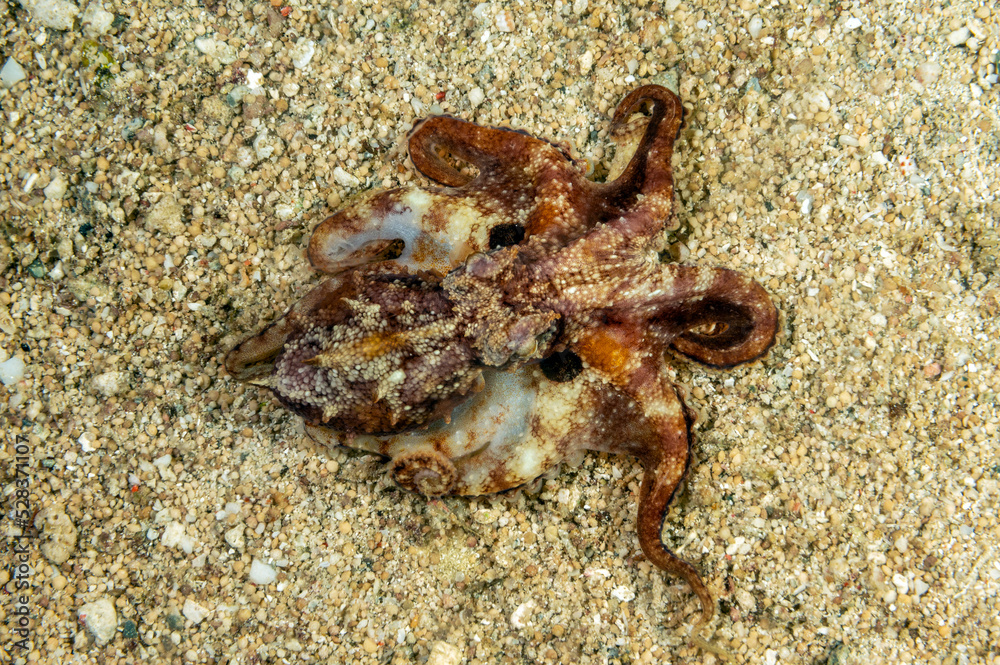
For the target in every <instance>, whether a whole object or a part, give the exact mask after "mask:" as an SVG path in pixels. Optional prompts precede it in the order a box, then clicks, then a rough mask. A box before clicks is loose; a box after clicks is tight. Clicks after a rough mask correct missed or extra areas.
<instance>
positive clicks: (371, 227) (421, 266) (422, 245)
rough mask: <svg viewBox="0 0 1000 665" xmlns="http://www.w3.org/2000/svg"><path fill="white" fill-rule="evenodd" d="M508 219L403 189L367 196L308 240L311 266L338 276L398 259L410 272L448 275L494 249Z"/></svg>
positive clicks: (439, 195) (467, 203) (463, 200)
mask: <svg viewBox="0 0 1000 665" xmlns="http://www.w3.org/2000/svg"><path fill="white" fill-rule="evenodd" d="M505 221H506V215H503V214H500V213H498V212H496V211H490V210H486V209H483V207H482V206H479V205H477V204H476V202H475V201H474V200H473V199H470V198H468V197H456V196H452V195H450V194H447V193H443V192H440V191H430V190H427V189H423V188H418V187H402V188H398V189H391V190H388V191H385V192H380V193H378V194H376V195H373V196H364V197H361V198H359V199H358V200H356V201H355V202H354V203H352V204H351V205H348V206H347V207H345V208H344V209H342V210H340V211H338V212H337V213H335V214H333V215H331V216H330V217H328V218H326V219H325V220H324V221H323V222H321V223H320V224H319V225H318V226H317V227H316V230H315V231H313V235H312V237H311V238H310V239H309V249H308V255H309V261H310V263H312V265H313V267H314V268H316V269H317V270H319V271H322V272H326V273H330V274H337V273H340V272H343V271H344V270H348V269H350V268H354V267H359V266H363V265H365V264H368V263H373V262H378V261H389V260H394V261H395V262H396V263H397V264H398V265H402V266H406V267H407V268H410V269H411V270H432V271H434V272H436V273H438V274H444V273H447V272H448V271H449V270H451V269H453V268H455V267H456V266H458V265H460V264H461V262H462V261H464V260H465V259H466V257H468V256H469V254H472V253H473V252H485V251H487V250H488V249H489V244H490V229H491V228H493V227H495V226H497V225H499V224H502V223H504V222H505Z"/></svg>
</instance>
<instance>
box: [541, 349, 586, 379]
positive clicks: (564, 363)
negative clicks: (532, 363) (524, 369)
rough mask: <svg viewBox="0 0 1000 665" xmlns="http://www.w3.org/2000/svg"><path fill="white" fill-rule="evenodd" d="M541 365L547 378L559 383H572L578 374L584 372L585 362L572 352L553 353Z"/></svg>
mask: <svg viewBox="0 0 1000 665" xmlns="http://www.w3.org/2000/svg"><path fill="white" fill-rule="evenodd" d="M540 364H541V367H542V374H544V375H545V378H546V379H548V380H549V381H556V382H558V383H566V382H567V381H572V380H573V379H575V378H576V375H577V374H579V373H580V372H581V371H583V361H582V360H580V356H578V355H576V354H575V353H573V352H572V351H560V352H559V353H553V354H552V355H551V356H549V357H548V358H545V359H544V360H542V362H541V363H540Z"/></svg>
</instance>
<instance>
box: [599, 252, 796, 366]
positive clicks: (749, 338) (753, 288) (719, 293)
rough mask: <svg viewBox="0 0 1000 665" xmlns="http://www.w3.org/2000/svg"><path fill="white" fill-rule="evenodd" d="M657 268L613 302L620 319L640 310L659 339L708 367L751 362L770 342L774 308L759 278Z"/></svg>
mask: <svg viewBox="0 0 1000 665" xmlns="http://www.w3.org/2000/svg"><path fill="white" fill-rule="evenodd" d="M658 271H659V273H658V274H657V275H655V276H653V277H652V278H650V279H649V281H648V283H647V284H646V285H645V287H644V289H643V290H642V292H641V293H638V294H636V293H632V292H630V293H628V294H627V297H626V298H624V299H623V302H621V303H619V305H617V306H616V308H615V311H616V312H617V313H618V314H619V315H620V316H621V317H622V318H623V319H625V320H628V319H629V317H634V316H635V313H636V312H638V313H639V314H640V318H641V319H642V320H645V321H648V325H649V328H650V330H651V331H652V332H654V333H655V334H656V335H657V337H658V338H659V339H660V341H661V342H663V343H665V344H669V345H670V346H672V347H673V348H674V349H675V350H676V351H677V352H679V353H681V354H682V355H685V356H687V357H688V358H691V359H692V360H696V361H698V362H700V363H702V364H705V365H709V366H712V367H732V366H733V365H738V364H740V363H745V362H750V361H752V360H755V359H757V358H759V357H761V356H763V355H764V354H765V353H767V351H768V349H770V348H771V346H772V345H773V344H774V339H775V335H776V333H777V329H778V310H777V309H776V308H775V306H774V303H772V302H771V298H770V296H769V295H768V294H767V291H765V290H764V288H763V287H761V286H760V284H758V283H757V282H755V281H753V280H752V279H750V278H748V277H745V276H744V275H741V274H740V273H738V272H735V271H733V270H727V269H724V268H702V267H697V266H682V265H676V264H661V265H659V266H658ZM612 316H615V314H612Z"/></svg>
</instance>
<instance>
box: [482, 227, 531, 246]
mask: <svg viewBox="0 0 1000 665" xmlns="http://www.w3.org/2000/svg"><path fill="white" fill-rule="evenodd" d="M522 240H524V227H523V226H521V225H520V224H514V223H510V224H497V225H496V226H494V227H493V228H492V229H490V249H500V248H501V247H511V246H513V245H517V244H519V243H520V242H521V241H522Z"/></svg>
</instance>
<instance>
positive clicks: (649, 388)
mask: <svg viewBox="0 0 1000 665" xmlns="http://www.w3.org/2000/svg"><path fill="white" fill-rule="evenodd" d="M643 107H648V109H649V110H648V113H649V115H648V116H645V117H644V121H645V125H644V127H642V126H641V125H640V130H639V131H638V132H636V131H635V128H636V123H635V122H631V123H630V122H629V120H630V118H631V117H632V116H633V115H634V114H636V113H638V112H640V111H641V110H642V109H643ZM682 115H683V108H682V106H681V103H680V100H679V98H678V97H677V96H676V95H674V94H673V93H672V92H670V91H668V90H666V89H665V88H662V87H659V86H645V87H642V88H639V89H638V90H635V91H633V92H632V93H631V94H629V95H628V96H627V97H626V98H625V99H624V100H623V101H622V103H621V104H620V105H619V107H618V109H617V110H616V112H615V115H614V118H613V120H612V129H613V130H614V133H615V134H614V135H615V136H616V137H617V138H618V139H619V140H620V141H621V142H624V141H627V140H628V139H629V136H630V134H631V138H632V139H635V138H638V140H637V141H635V140H633V141H632V142H633V143H635V144H636V149H635V152H634V154H633V155H632V157H631V160H630V161H629V162H628V163H627V165H626V166H625V167H624V168H623V169H622V171H621V173H620V174H619V175H618V177H617V178H615V179H614V180H612V181H610V182H607V183H597V182H593V181H590V180H588V179H587V178H586V177H585V176H584V175H583V174H582V173H581V172H580V170H579V169H578V168H576V166H575V165H574V164H573V162H572V160H571V158H570V157H569V155H568V153H567V151H565V150H563V149H561V148H560V147H559V146H557V145H555V144H553V143H550V142H547V141H544V140H540V139H536V138H533V137H531V136H529V135H527V134H524V133H522V132H518V131H514V130H509V129H502V128H490V127H481V126H478V125H474V124H471V123H468V122H464V121H462V120H458V119H455V118H451V117H444V116H439V117H432V118H427V119H425V120H423V121H421V122H420V123H418V124H417V125H416V126H415V128H414V130H413V132H412V133H411V135H410V138H409V149H410V156H411V158H412V160H413V163H414V165H415V166H416V168H417V169H418V170H419V171H420V172H421V173H423V174H424V175H425V176H427V177H428V178H429V179H430V180H432V181H434V182H435V183H436V185H434V186H428V187H422V188H418V187H406V188H398V189H393V190H388V191H382V192H377V193H373V194H368V195H366V196H364V197H362V198H360V199H359V200H357V201H355V202H354V203H352V204H351V205H349V206H348V207H346V208H344V209H343V210H341V211H339V212H337V213H336V214H334V215H333V216H331V217H330V218H328V219H327V220H325V221H324V222H322V223H321V224H320V225H319V226H318V227H317V228H316V230H315V231H314V233H313V236H312V237H311V239H310V243H309V258H310V261H311V262H312V264H313V266H314V267H316V268H317V269H318V270H321V271H324V272H327V273H330V274H332V275H333V276H332V277H331V278H330V279H329V280H327V281H326V282H324V283H322V284H320V285H319V286H317V287H316V288H315V289H314V290H313V291H311V292H310V293H309V294H308V295H306V296H305V298H303V299H302V300H301V301H300V302H298V303H297V304H296V305H295V306H293V307H292V309H291V310H290V311H289V312H288V313H287V314H286V315H285V316H284V317H282V318H281V319H279V320H278V321H276V322H275V323H273V324H271V325H270V326H268V327H267V328H266V329H265V330H263V331H262V332H260V333H258V334H257V335H255V336H253V337H250V338H248V339H247V340H245V341H243V342H242V343H240V344H239V345H238V346H236V347H235V348H234V349H233V350H232V351H231V352H230V353H229V355H228V356H227V359H226V367H227V369H228V370H229V372H230V373H231V374H232V375H233V376H235V377H236V378H238V379H241V380H245V381H253V382H255V383H258V384H260V385H263V386H266V387H268V388H270V389H271V390H272V391H273V392H274V393H275V395H276V396H277V397H278V399H279V400H281V402H282V403H283V404H284V405H285V406H287V407H288V408H289V409H291V410H292V411H294V412H296V413H298V414H299V415H301V416H302V417H303V418H304V419H305V421H306V427H307V431H308V432H309V433H310V435H311V436H313V437H314V438H316V439H318V440H320V441H323V442H325V443H327V444H329V445H347V446H351V447H354V448H360V449H363V450H368V451H371V452H374V453H378V454H380V455H383V456H385V457H387V458H389V460H390V469H391V473H392V475H393V478H394V479H395V480H396V481H397V482H398V483H399V484H400V485H402V486H403V487H405V488H407V489H410V490H413V491H417V492H421V493H423V494H425V495H429V496H436V495H445V494H447V495H478V494H488V493H493V492H500V491H503V490H507V489H511V488H515V487H518V486H520V485H523V484H525V483H527V482H530V481H531V480H533V479H535V478H537V477H538V476H540V475H541V474H542V473H544V472H545V471H547V470H549V469H551V468H553V467H554V466H556V465H558V464H559V463H560V462H561V461H563V460H566V459H573V458H577V457H578V456H579V455H580V453H581V451H583V450H601V451H607V452H611V453H627V454H630V455H634V456H635V457H637V458H638V459H639V460H640V462H641V463H642V465H643V468H644V474H643V481H642V486H641V489H640V493H639V510H638V517H637V521H636V526H637V530H638V534H639V543H640V546H641V547H642V550H643V552H644V553H645V555H646V556H647V557H648V558H649V559H650V561H652V562H653V563H654V564H656V565H657V566H659V567H660V568H662V569H664V570H666V571H668V572H671V573H673V574H675V575H678V576H680V577H682V578H683V579H685V580H686V581H687V582H688V583H689V584H690V586H691V588H692V589H693V591H694V592H695V593H696V594H697V596H698V598H699V599H700V601H701V605H702V618H701V621H702V622H704V621H707V620H708V619H709V618H711V616H712V614H713V612H714V602H713V600H712V596H711V594H710V592H709V591H708V589H707V587H706V586H705V584H704V582H703V581H702V578H701V576H700V575H699V574H698V572H697V571H696V570H695V569H694V567H692V566H691V565H690V564H689V563H687V562H685V561H683V560H681V559H679V558H677V557H676V556H675V555H674V554H673V553H672V552H671V551H670V550H669V549H668V548H667V546H666V545H665V544H664V543H663V540H662V537H661V532H662V527H663V520H664V518H665V516H666V514H667V510H668V507H669V505H670V502H671V500H672V498H673V495H674V493H675V491H676V490H677V487H678V485H679V484H680V482H681V480H682V478H683V476H684V473H685V471H686V469H687V466H688V462H689V459H690V444H691V426H692V424H693V421H694V415H693V412H692V411H691V410H690V409H688V408H687V407H686V406H685V405H684V402H683V399H682V397H681V394H680V392H679V389H678V388H677V387H676V386H675V385H674V384H673V383H672V381H671V380H670V377H669V372H668V367H667V362H666V358H667V354H668V352H670V351H672V352H675V353H678V354H680V355H683V356H686V357H688V358H690V359H692V360H695V361H697V362H700V363H703V364H705V365H709V366H713V367H731V366H733V365H736V364H739V363H744V362H749V361H752V360H754V359H756V358H759V357H761V356H763V355H764V354H765V353H766V352H767V350H768V349H769V348H770V346H771V345H772V344H773V342H774V339H775V334H776V331H777V322H778V316H777V310H776V309H775V307H774V305H773V304H772V303H771V300H770V297H769V296H768V294H767V293H766V292H765V291H764V289H763V288H761V287H760V285H758V284H757V283H756V282H754V281H752V280H751V279H749V278H747V277H745V276H743V275H741V274H739V273H737V272H734V271H731V270H725V269H720V268H706V267H697V266H686V265H678V264H673V263H665V262H663V261H662V260H661V259H660V256H659V252H658V249H659V248H660V246H661V244H662V238H663V234H664V233H665V231H667V230H669V229H672V228H675V227H676V221H675V220H674V219H673V180H672V175H671V169H670V162H671V158H672V153H673V145H674V139H675V137H676V136H677V133H678V131H679V129H680V125H681V120H682ZM640 122H641V121H640ZM630 130H631V132H630ZM442 152H445V153H449V154H450V155H451V156H452V157H453V158H455V159H457V160H459V161H464V162H467V163H470V164H472V165H474V166H475V167H476V168H477V169H478V171H479V173H478V175H477V176H475V177H470V176H467V175H465V174H463V173H461V172H460V171H458V170H456V169H455V168H454V167H453V166H452V165H451V163H450V162H449V161H447V160H446V159H445V158H444V157H443V156H442V154H441V153H442Z"/></svg>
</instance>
